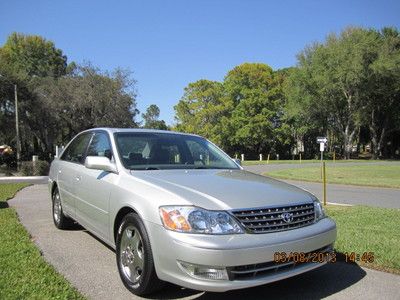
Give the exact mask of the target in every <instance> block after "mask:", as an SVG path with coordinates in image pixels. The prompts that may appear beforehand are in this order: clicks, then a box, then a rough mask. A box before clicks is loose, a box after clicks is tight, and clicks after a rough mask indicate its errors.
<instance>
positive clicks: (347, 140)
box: [343, 123, 357, 159]
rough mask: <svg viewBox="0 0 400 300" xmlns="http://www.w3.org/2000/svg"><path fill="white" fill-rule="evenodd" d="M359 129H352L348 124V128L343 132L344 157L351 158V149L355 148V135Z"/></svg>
mask: <svg viewBox="0 0 400 300" xmlns="http://www.w3.org/2000/svg"><path fill="white" fill-rule="evenodd" d="M356 131H357V128H354V129H353V130H350V124H349V123H348V124H347V125H346V129H345V131H344V132H343V138H344V158H345V159H350V154H351V150H352V148H353V142H354V136H355V133H356Z"/></svg>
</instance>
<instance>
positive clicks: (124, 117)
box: [30, 65, 138, 152]
mask: <svg viewBox="0 0 400 300" xmlns="http://www.w3.org/2000/svg"><path fill="white" fill-rule="evenodd" d="M134 85H135V81H134V80H131V79H130V72H128V71H124V70H116V71H115V72H114V73H113V74H108V73H105V72H101V71H100V70H99V69H97V68H95V67H93V66H91V65H84V66H79V67H77V69H76V70H75V71H74V74H72V75H69V76H64V77H62V78H58V79H54V78H49V77H47V78H43V79H37V80H36V83H35V88H34V94H35V96H36V100H37V103H38V105H37V107H38V108H39V109H40V111H41V114H39V111H35V112H34V113H33V114H32V116H34V117H33V118H32V119H31V120H30V123H31V124H32V126H33V128H34V130H35V132H37V134H38V136H39V139H40V142H41V145H42V147H43V151H44V152H51V151H52V147H53V145H55V144H56V143H65V142H66V141H68V140H69V139H71V138H72V137H73V136H74V135H75V134H77V133H78V132H80V131H82V130H85V129H89V128H93V127H136V126H137V124H136V123H135V121H134V118H135V116H136V115H137V114H138V110H137V109H136V100H135V98H136V95H135V93H134ZM43 107H46V109H45V110H43V109H41V108H43Z"/></svg>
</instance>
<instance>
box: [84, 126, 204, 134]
mask: <svg viewBox="0 0 400 300" xmlns="http://www.w3.org/2000/svg"><path fill="white" fill-rule="evenodd" d="M96 130H105V131H108V132H109V133H111V134H113V133H118V132H142V133H164V134H177V135H192V136H199V135H197V134H191V133H185V132H177V131H169V130H158V129H146V128H114V127H97V128H91V129H88V130H85V131H83V132H90V131H96Z"/></svg>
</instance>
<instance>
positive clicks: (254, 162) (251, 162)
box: [242, 158, 384, 166]
mask: <svg viewBox="0 0 400 300" xmlns="http://www.w3.org/2000/svg"><path fill="white" fill-rule="evenodd" d="M325 161H326V162H328V163H333V160H325ZM379 161H384V160H379ZM319 162H321V160H319V159H303V160H302V161H301V163H302V164H307V163H319ZM350 162H351V163H354V162H356V163H367V162H369V163H370V162H378V160H373V159H369V160H367V159H347V160H346V159H341V160H335V163H350ZM267 164H300V161H299V159H298V158H296V159H284V160H272V159H271V160H269V162H268V161H266V160H262V161H259V160H245V161H243V162H242V165H243V166H252V165H267Z"/></svg>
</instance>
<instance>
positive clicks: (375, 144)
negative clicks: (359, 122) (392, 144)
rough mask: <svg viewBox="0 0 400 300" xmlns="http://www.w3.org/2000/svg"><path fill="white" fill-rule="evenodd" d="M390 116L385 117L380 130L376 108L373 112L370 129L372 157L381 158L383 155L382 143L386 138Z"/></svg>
mask: <svg viewBox="0 0 400 300" xmlns="http://www.w3.org/2000/svg"><path fill="white" fill-rule="evenodd" d="M388 121H389V119H388V117H385V119H384V121H383V124H382V128H381V130H380V132H379V126H378V125H377V124H376V118H375V110H372V113H371V123H370V125H369V130H370V131H371V142H372V148H373V152H372V158H373V159H379V156H382V145H383V142H384V141H385V138H386V128H387V124H388Z"/></svg>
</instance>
